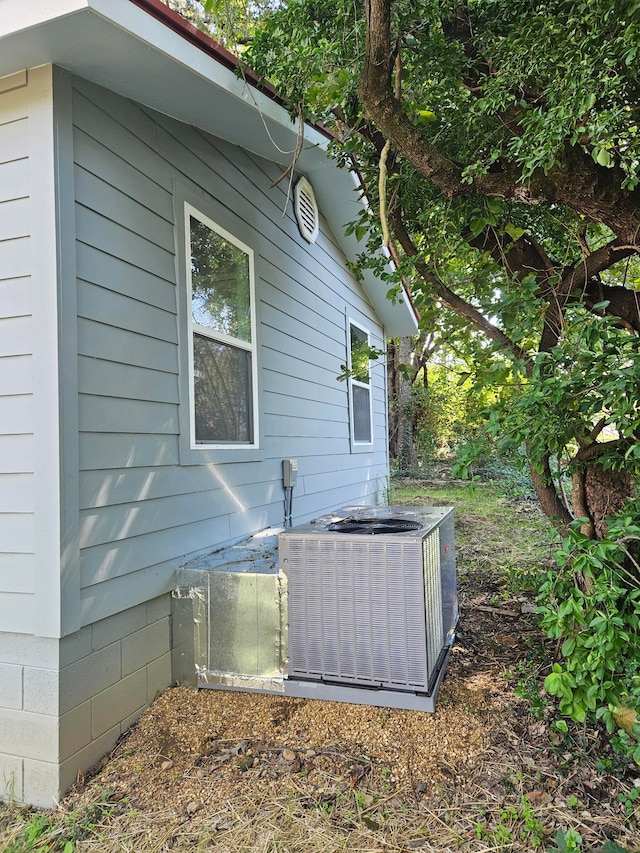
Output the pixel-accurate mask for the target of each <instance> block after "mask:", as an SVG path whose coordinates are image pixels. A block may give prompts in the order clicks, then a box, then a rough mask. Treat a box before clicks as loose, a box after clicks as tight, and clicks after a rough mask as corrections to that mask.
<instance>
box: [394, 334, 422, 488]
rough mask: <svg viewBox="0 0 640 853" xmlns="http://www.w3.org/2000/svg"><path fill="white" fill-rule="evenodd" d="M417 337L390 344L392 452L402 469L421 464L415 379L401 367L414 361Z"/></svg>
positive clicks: (396, 462) (400, 339) (410, 468)
mask: <svg viewBox="0 0 640 853" xmlns="http://www.w3.org/2000/svg"><path fill="white" fill-rule="evenodd" d="M412 354H413V338H411V337H406V338H397V339H396V340H394V341H392V342H390V344H389V348H388V359H387V365H388V367H387V369H388V377H387V384H388V389H389V455H390V457H391V460H392V462H394V463H395V466H396V467H397V468H399V469H400V470H401V471H411V470H415V469H417V468H418V456H417V453H416V449H415V445H414V438H413V423H414V418H413V400H412V393H413V392H412V388H413V382H412V381H411V376H408V375H407V373H406V372H405V371H403V370H401V369H400V365H405V364H406V365H410V364H411V358H412Z"/></svg>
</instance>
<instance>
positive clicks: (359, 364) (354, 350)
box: [351, 324, 369, 385]
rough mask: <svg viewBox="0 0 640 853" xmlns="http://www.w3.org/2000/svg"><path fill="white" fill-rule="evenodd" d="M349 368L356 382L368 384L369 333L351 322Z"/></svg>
mask: <svg viewBox="0 0 640 853" xmlns="http://www.w3.org/2000/svg"><path fill="white" fill-rule="evenodd" d="M351 370H352V371H353V374H352V375H353V377H354V379H356V380H357V381H358V382H362V383H364V384H365V385H368V384H369V335H368V334H367V333H366V332H365V330H364V329H360V328H359V327H358V326H354V325H353V324H351Z"/></svg>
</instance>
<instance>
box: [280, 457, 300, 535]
mask: <svg viewBox="0 0 640 853" xmlns="http://www.w3.org/2000/svg"><path fill="white" fill-rule="evenodd" d="M297 479H298V460H297V459H283V460H282V485H283V487H284V526H285V527H291V511H292V507H293V487H294V486H295V484H296V481H297Z"/></svg>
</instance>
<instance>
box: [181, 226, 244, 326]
mask: <svg viewBox="0 0 640 853" xmlns="http://www.w3.org/2000/svg"><path fill="white" fill-rule="evenodd" d="M190 220H191V226H190V229H191V316H192V318H193V322H194V323H197V324H198V325H199V326H206V327H207V328H208V329H212V330H215V331H217V332H222V333H223V334H225V335H229V336H230V337H232V338H238V339H239V340H241V341H248V342H250V341H251V287H250V284H249V256H248V255H247V253H246V252H243V251H242V249H239V248H238V247H237V246H234V244H233V243H230V242H229V241H228V240H225V238H224V237H222V236H221V235H220V234H217V233H216V232H215V231H212V230H211V228H209V227H208V226H207V225H205V224H204V223H202V222H200V221H199V220H198V219H196V218H195V217H193V216H192V217H190Z"/></svg>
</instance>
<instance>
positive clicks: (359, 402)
mask: <svg viewBox="0 0 640 853" xmlns="http://www.w3.org/2000/svg"><path fill="white" fill-rule="evenodd" d="M352 395H353V438H354V440H355V441H363V442H367V443H369V442H370V441H371V405H370V397H369V389H368V388H360V387H358V386H357V385H355V384H354V386H353V388H352Z"/></svg>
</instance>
